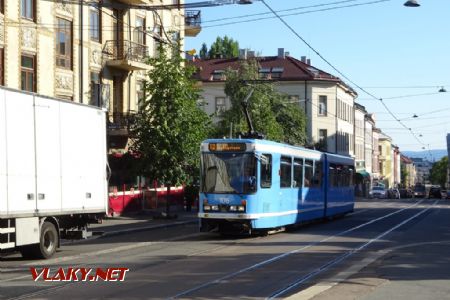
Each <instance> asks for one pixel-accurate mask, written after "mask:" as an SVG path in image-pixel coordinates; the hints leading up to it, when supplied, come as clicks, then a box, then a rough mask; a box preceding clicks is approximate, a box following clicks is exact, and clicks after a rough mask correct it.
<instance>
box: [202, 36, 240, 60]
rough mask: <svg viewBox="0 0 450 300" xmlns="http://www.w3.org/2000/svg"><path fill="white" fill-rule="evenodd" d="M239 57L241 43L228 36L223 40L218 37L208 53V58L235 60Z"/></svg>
mask: <svg viewBox="0 0 450 300" xmlns="http://www.w3.org/2000/svg"><path fill="white" fill-rule="evenodd" d="M205 46H206V45H205ZM202 49H203V46H202ZM200 51H201V50H200ZM238 56H239V43H238V42H237V41H235V40H233V39H232V38H229V37H228V36H225V37H223V38H221V37H217V38H216V41H215V42H214V43H212V44H211V47H209V51H208V58H233V57H238Z"/></svg>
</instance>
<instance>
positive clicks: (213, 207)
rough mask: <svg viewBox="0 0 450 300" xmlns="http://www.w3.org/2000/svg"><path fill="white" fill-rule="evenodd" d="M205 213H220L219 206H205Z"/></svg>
mask: <svg viewBox="0 0 450 300" xmlns="http://www.w3.org/2000/svg"><path fill="white" fill-rule="evenodd" d="M203 210H204V211H219V205H203Z"/></svg>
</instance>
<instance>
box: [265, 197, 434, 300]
mask: <svg viewBox="0 0 450 300" xmlns="http://www.w3.org/2000/svg"><path fill="white" fill-rule="evenodd" d="M438 201H439V200H436V201H435V202H434V203H433V204H432V205H431V206H429V207H427V208H424V209H422V210H421V211H420V212H418V213H416V214H415V215H413V216H412V217H409V218H408V219H406V220H404V221H403V222H400V223H398V224H397V225H395V226H394V227H391V228H390V229H388V230H386V231H385V232H383V233H381V234H379V235H377V236H376V237H374V238H372V239H370V240H369V241H367V242H365V243H363V244H362V245H360V246H359V247H357V248H353V249H351V250H349V251H347V252H345V253H344V254H343V255H341V256H339V257H337V258H335V259H333V260H330V261H328V262H327V263H325V264H323V265H322V266H320V267H319V268H317V269H315V270H314V271H312V272H310V273H308V274H306V275H304V276H302V277H300V278H299V279H297V280H296V281H294V282H292V283H290V284H289V285H287V286H286V287H284V288H282V289H280V290H278V291H276V292H275V293H273V294H272V295H270V296H269V297H267V298H266V299H274V298H276V297H279V296H282V295H284V294H286V293H287V292H289V291H291V290H292V289H294V288H295V287H297V286H299V285H300V284H302V283H305V282H307V281H308V280H310V279H311V278H313V277H315V276H317V275H319V274H320V273H323V272H324V271H327V270H328V269H329V268H331V267H332V266H334V265H336V264H338V263H340V262H341V261H343V260H345V259H347V258H349V257H350V256H352V255H354V254H355V253H357V252H359V251H361V250H363V249H364V248H366V247H367V246H369V245H370V244H372V243H373V242H376V241H378V240H379V239H381V238H382V237H384V236H386V235H388V234H389V233H391V232H392V231H394V230H396V229H398V228H399V227H401V226H403V225H405V224H406V223H408V222H410V221H411V220H413V219H415V218H417V217H418V216H420V215H422V214H424V213H425V212H427V211H428V210H429V209H430V208H432V207H433V206H434V205H436V203H437V202H438Z"/></svg>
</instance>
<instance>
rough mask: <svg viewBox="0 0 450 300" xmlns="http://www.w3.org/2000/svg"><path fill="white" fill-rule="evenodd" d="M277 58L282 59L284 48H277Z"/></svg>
mask: <svg viewBox="0 0 450 300" xmlns="http://www.w3.org/2000/svg"><path fill="white" fill-rule="evenodd" d="M278 58H284V48H278Z"/></svg>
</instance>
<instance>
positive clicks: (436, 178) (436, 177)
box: [430, 156, 448, 187]
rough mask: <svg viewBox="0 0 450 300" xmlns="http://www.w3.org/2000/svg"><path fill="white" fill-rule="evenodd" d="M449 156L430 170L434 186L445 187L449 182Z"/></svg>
mask: <svg viewBox="0 0 450 300" xmlns="http://www.w3.org/2000/svg"><path fill="white" fill-rule="evenodd" d="M447 168H448V156H444V157H443V158H441V160H439V161H437V162H435V163H434V164H433V166H432V167H431V170H430V180H431V182H432V183H433V184H439V185H440V186H441V187H445V183H446V182H447Z"/></svg>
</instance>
